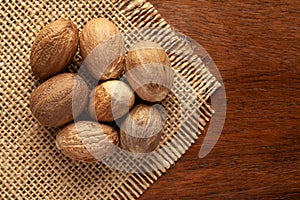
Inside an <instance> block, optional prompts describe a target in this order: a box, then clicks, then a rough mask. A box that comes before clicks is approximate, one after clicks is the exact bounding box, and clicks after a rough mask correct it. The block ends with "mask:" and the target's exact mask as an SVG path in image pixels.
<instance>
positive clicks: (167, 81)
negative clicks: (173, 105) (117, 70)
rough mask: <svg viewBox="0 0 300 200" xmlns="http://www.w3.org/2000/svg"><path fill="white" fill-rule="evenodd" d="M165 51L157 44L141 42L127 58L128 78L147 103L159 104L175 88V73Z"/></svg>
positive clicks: (130, 50) (130, 51)
mask: <svg viewBox="0 0 300 200" xmlns="http://www.w3.org/2000/svg"><path fill="white" fill-rule="evenodd" d="M170 66H171V63H170V60H169V57H168V55H167V54H166V52H165V50H164V49H163V48H162V47H161V46H159V45H158V44H156V43H153V42H150V41H140V42H138V43H136V44H135V45H134V46H133V47H131V48H130V49H129V51H128V55H127V57H126V68H125V71H126V78H127V80H128V82H129V84H130V85H131V87H132V88H133V90H134V91H135V92H136V93H137V95H138V96H139V97H141V98H142V99H143V100H145V101H149V102H159V101H162V100H163V99H165V98H166V96H167V95H168V93H169V92H170V89H171V88H172V86H173V79H174V78H173V71H172V68H171V67H170Z"/></svg>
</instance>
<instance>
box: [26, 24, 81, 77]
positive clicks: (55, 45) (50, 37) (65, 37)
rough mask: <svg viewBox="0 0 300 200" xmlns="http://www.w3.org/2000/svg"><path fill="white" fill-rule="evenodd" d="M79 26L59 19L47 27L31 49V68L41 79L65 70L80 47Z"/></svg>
mask: <svg viewBox="0 0 300 200" xmlns="http://www.w3.org/2000/svg"><path fill="white" fill-rule="evenodd" d="M78 41H79V35H78V29H77V26H76V25H75V24H74V23H72V22H71V21H70V20H66V19H59V20H57V21H54V22H52V23H50V24H49V25H47V26H45V27H44V28H43V29H42V30H41V31H40V32H39V33H38V35H37V37H36V38H35V40H34V43H33V45H32V48H31V54H30V66H31V69H32V72H33V73H34V74H35V75H36V76H37V77H39V78H41V79H47V78H49V77H51V76H53V75H55V74H57V73H59V72H61V71H62V70H63V69H65V68H66V67H67V66H68V65H69V64H70V63H71V61H72V59H73V57H74V55H75V53H76V50H77V46H78Z"/></svg>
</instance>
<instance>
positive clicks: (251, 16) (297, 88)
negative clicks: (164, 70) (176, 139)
mask: <svg viewBox="0 0 300 200" xmlns="http://www.w3.org/2000/svg"><path fill="white" fill-rule="evenodd" d="M150 2H151V3H152V4H153V5H154V6H155V7H156V8H157V9H158V11H159V12H160V13H161V15H162V16H163V17H164V18H165V19H166V20H167V21H168V22H169V23H170V24H172V25H173V26H174V27H175V28H176V29H178V30H179V31H180V32H182V33H184V34H186V35H188V36H189V37H192V38H193V39H195V40H196V41H197V42H199V43H200V44H201V45H202V46H203V47H204V48H205V49H206V50H207V51H208V52H209V53H210V55H211V57H212V58H213V59H214V61H215V62H216V64H217V66H218V68H219V70H220V72H221V75H222V77H223V79H224V83H225V87H226V92H227V101H228V105H227V106H228V107H227V117H226V122H225V127H224V130H223V132H222V135H221V137H220V139H219V141H218V143H217V145H216V146H215V148H214V149H213V151H212V152H211V153H210V154H209V155H208V156H207V157H205V158H203V159H199V158H198V153H199V149H200V147H201V144H202V141H203V138H204V136H203V135H202V136H201V137H200V138H199V140H198V141H197V143H196V144H195V145H193V146H192V148H191V149H190V150H189V151H188V152H187V154H185V155H184V156H183V157H182V158H181V159H180V160H179V162H177V163H176V165H175V166H173V167H172V168H171V169H170V170H168V172H167V173H166V174H164V175H163V176H162V177H161V178H159V180H158V181H157V182H155V183H154V184H153V185H152V186H151V188H150V189H149V190H147V191H146V192H145V194H144V195H143V196H142V198H141V199H211V198H213V199H224V198H231V199H245V198H247V199H254V198H255V199H256V198H259V199H300V170H299V169H300V144H299V138H300V135H299V134H300V133H299V130H300V127H299V125H300V117H299V115H300V109H299V108H300V107H299V106H300V101H299V98H300V1H298V0H280V1H279V0H278V1H276V0H268V1H266V0H260V1H259V0H256V1H254V0H248V1H242V0H226V1H225V0H150Z"/></svg>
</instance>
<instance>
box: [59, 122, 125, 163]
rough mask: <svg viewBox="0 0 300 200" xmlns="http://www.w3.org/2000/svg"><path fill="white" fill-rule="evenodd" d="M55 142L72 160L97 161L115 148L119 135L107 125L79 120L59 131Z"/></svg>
mask: <svg viewBox="0 0 300 200" xmlns="http://www.w3.org/2000/svg"><path fill="white" fill-rule="evenodd" d="M55 143H56V146H57V148H58V149H59V150H61V151H62V153H63V154H64V155H66V156H68V157H69V158H71V159H73V160H77V161H85V162H97V161H101V159H104V158H105V157H107V156H109V155H111V154H112V153H113V152H114V151H115V150H116V149H117V146H118V144H119V135H118V132H117V131H115V130H114V129H113V128H112V127H110V126H108V125H104V124H99V123H97V122H89V121H79V122H76V123H73V124H70V125H68V126H67V127H65V128H64V129H62V130H61V131H59V132H58V133H57V135H56V141H55Z"/></svg>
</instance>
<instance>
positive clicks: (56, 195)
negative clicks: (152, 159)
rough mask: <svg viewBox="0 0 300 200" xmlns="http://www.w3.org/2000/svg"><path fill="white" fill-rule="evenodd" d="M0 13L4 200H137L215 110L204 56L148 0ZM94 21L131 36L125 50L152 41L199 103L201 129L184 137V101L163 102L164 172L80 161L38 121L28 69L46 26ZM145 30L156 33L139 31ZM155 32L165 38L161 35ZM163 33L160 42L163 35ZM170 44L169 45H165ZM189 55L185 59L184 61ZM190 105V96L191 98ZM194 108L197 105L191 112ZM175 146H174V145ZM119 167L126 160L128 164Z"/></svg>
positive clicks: (9, 8) (6, 6)
mask: <svg viewBox="0 0 300 200" xmlns="http://www.w3.org/2000/svg"><path fill="white" fill-rule="evenodd" d="M0 7H1V11H0V12H1V19H0V24H1V35H0V37H1V59H0V76H1V83H0V84H1V87H0V95H1V96H0V101H1V104H0V106H1V156H0V195H1V199H136V198H138V197H139V196H140V195H141V194H142V193H143V192H144V191H145V190H146V189H147V188H148V187H149V186H150V185H151V184H152V183H154V182H155V180H157V178H158V177H159V176H161V175H162V174H163V173H164V172H165V171H166V170H167V169H168V168H169V167H170V166H171V165H172V164H174V162H175V161H177V160H178V159H179V158H180V157H181V156H182V155H183V154H184V153H185V152H186V150H187V149H188V148H189V147H190V146H191V144H192V143H194V141H195V140H196V139H197V137H198V136H199V134H200V133H201V132H203V131H204V127H205V125H206V123H207V122H208V121H209V119H210V117H211V113H212V112H213V110H212V109H211V107H210V106H209V105H208V104H207V103H206V101H207V100H208V98H209V97H210V95H211V94H212V93H213V92H214V91H215V90H216V89H217V88H218V87H219V83H218V82H217V80H216V79H215V78H214V76H212V74H211V73H210V72H209V71H208V70H207V69H206V67H205V65H204V64H203V63H202V60H201V58H200V57H199V56H196V55H195V54H194V53H193V51H192V49H191V48H190V47H189V46H188V45H187V44H186V42H185V41H184V40H182V38H181V37H180V36H179V35H177V34H174V33H173V29H172V27H171V26H170V25H169V24H167V23H166V21H165V20H164V19H163V18H161V16H160V15H159V14H158V12H157V11H156V10H155V8H154V7H153V6H152V5H151V4H150V3H148V2H146V1H144V0H104V1H45V2H44V1H21V0H16V1H14V2H10V1H7V0H6V1H4V2H2V3H1V5H0ZM95 17H106V18H108V19H109V20H111V21H113V22H114V23H115V24H116V25H117V26H118V27H119V29H120V30H121V31H122V33H126V32H128V31H130V32H131V33H132V31H133V32H135V31H136V33H135V38H132V34H127V35H126V34H125V37H126V46H127V48H128V47H129V46H131V45H132V44H133V43H134V42H135V41H136V40H139V39H149V40H153V41H155V42H158V43H159V44H161V45H162V46H163V47H164V48H165V49H166V50H167V52H168V54H169V56H170V59H171V62H172V67H173V69H174V70H176V71H177V72H178V73H180V74H181V75H182V76H183V77H186V80H188V82H189V83H190V84H191V85H192V87H193V88H192V89H193V90H194V91H196V93H197V98H198V99H199V102H201V103H200V104H199V105H200V108H199V109H200V111H201V112H200V117H199V118H195V116H193V115H191V116H189V119H188V120H189V121H190V123H191V124H195V125H196V127H197V128H196V129H195V128H191V127H195V126H189V127H184V128H185V129H183V130H185V131H181V132H178V120H179V118H180V109H179V102H178V99H177V98H176V97H175V96H174V95H173V94H170V95H169V96H168V97H167V99H166V100H164V101H163V102H162V105H163V106H164V108H165V110H166V114H167V121H166V125H165V128H164V133H163V138H162V141H161V143H160V148H162V149H164V154H163V155H160V157H158V158H157V159H160V160H163V161H164V164H165V165H164V166H163V167H160V168H159V169H158V170H155V171H153V172H147V173H126V172H122V171H118V170H115V169H112V168H110V167H109V166H106V165H104V164H102V163H101V162H99V163H96V164H86V163H80V162H74V161H72V160H70V159H69V158H67V157H65V156H64V155H63V154H61V152H59V150H57V149H56V147H55V142H54V141H55V132H56V131H57V130H58V129H59V128H45V127H42V126H41V125H39V124H38V122H37V121H36V120H35V119H34V118H33V117H32V115H31V112H30V109H29V98H30V94H31V93H32V91H33V90H34V89H35V88H36V87H37V86H38V85H39V84H40V83H41V81H40V80H38V79H37V78H36V77H34V75H33V74H32V73H31V71H30V66H29V55H30V48H31V45H32V43H33V40H34V38H35V36H36V34H37V33H38V32H39V31H40V30H41V29H42V27H43V26H44V25H46V24H48V23H50V22H51V21H54V20H56V19H58V18H67V19H71V20H72V21H73V22H74V23H76V24H77V25H78V27H79V29H80V30H82V27H83V26H84V24H85V23H86V22H87V21H88V20H90V19H92V18H95ZM144 27H150V28H151V29H145V30H143V29H142V30H140V31H138V30H139V29H141V28H144ZM157 29H160V30H159V33H157V32H158V31H157ZM158 34H159V37H157V35H158ZM167 41H168V42H167ZM183 57H184V58H185V59H183ZM81 63H82V59H81V57H80V55H79V53H78V52H77V54H76V57H75V58H74V60H73V62H72V64H71V65H70V68H69V69H70V70H71V71H74V72H76V70H77V69H78V67H79V66H80V64H81ZM175 86H176V88H178V89H177V90H176V93H177V94H178V95H179V96H180V95H182V96H183V95H186V94H187V91H184V90H185V86H184V85H182V83H181V82H180V81H179V80H175ZM187 101H188V98H187ZM190 109H191V110H193V109H194V108H193V107H192V106H191V108H190ZM170 141H172V142H173V144H175V145H173V146H170ZM166 147H168V148H166ZM121 162H127V161H126V160H123V161H121Z"/></svg>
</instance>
